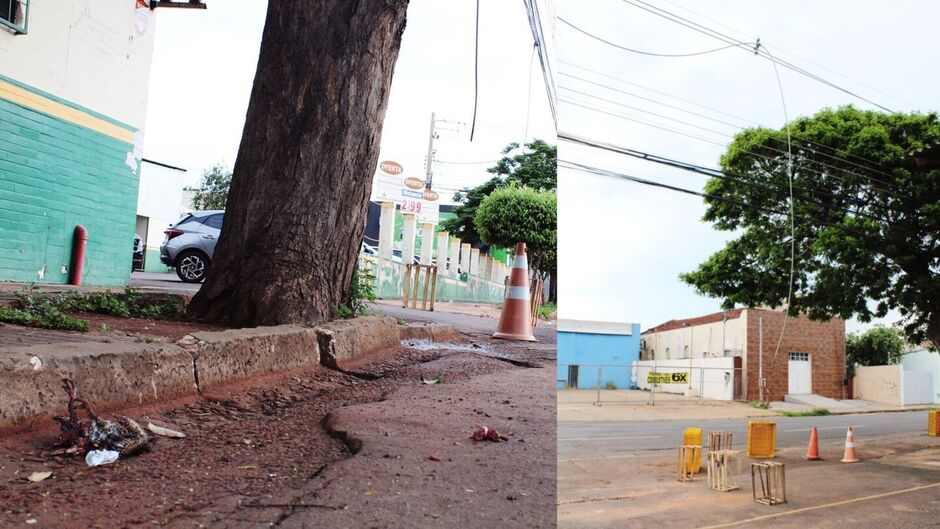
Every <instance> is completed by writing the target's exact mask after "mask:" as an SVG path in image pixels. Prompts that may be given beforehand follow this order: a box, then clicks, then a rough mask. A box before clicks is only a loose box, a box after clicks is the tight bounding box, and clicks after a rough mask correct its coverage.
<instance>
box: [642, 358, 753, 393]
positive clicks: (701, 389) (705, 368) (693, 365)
mask: <svg viewBox="0 0 940 529" xmlns="http://www.w3.org/2000/svg"><path fill="white" fill-rule="evenodd" d="M734 362H735V358H734V357H730V356H727V357H721V358H694V359H692V360H691V361H690V362H678V361H675V360H673V361H654V360H641V361H639V362H634V369H633V377H634V380H635V381H636V386H637V388H639V389H645V390H649V389H651V386H652V384H649V383H647V381H646V380H647V375H648V374H649V373H650V372H651V371H652V372H656V373H691V376H690V377H689V378H690V380H691V384H657V385H656V391H661V392H664V393H678V394H692V395H696V396H699V395H703V396H704V398H706V399H712V400H734V398H735V385H736V383H737V384H740V380H741V373H740V369H739V370H737V372H736V371H735V368H734ZM736 380H737V381H738V382H736ZM690 386H691V391H690V390H689V388H690ZM738 387H740V386H738Z"/></svg>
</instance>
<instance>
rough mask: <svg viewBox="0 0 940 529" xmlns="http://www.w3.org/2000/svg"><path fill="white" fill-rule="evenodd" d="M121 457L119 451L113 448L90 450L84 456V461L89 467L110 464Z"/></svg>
mask: <svg viewBox="0 0 940 529" xmlns="http://www.w3.org/2000/svg"><path fill="white" fill-rule="evenodd" d="M119 457H121V454H120V452H117V451H114V450H92V451H90V452H88V455H86V456H85V463H88V466H90V467H97V466H100V465H110V464H111V463H114V462H115V461H117V460H118V458H119Z"/></svg>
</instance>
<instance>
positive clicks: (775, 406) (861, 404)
mask: <svg viewBox="0 0 940 529" xmlns="http://www.w3.org/2000/svg"><path fill="white" fill-rule="evenodd" d="M839 403H840V406H829V407H826V408H825V409H827V410H829V413H830V414H832V415H849V414H854V413H877V412H886V411H913V410H923V409H935V408H937V407H938V405H936V404H910V405H907V406H896V405H892V404H883V403H881V402H872V401H869V400H858V399H851V400H844V401H839ZM816 407H817V406H812V405H809V404H800V403H796V402H781V401H774V402H771V403H770V409H771V410H773V411H779V412H796V413H799V412H802V411H810V410H812V409H814V408H816Z"/></svg>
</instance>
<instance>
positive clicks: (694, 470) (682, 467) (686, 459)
mask: <svg viewBox="0 0 940 529" xmlns="http://www.w3.org/2000/svg"><path fill="white" fill-rule="evenodd" d="M701 461H702V447H701V446H698V445H681V446H678V447H676V479H677V480H679V481H695V475H696V474H698V471H699V466H701ZM696 462H698V464H699V466H696V465H695V463H696Z"/></svg>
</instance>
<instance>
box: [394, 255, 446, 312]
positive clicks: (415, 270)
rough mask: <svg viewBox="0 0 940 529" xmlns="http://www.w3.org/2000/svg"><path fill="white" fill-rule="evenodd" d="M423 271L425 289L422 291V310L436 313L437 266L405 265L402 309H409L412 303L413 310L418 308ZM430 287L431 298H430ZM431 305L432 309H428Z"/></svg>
mask: <svg viewBox="0 0 940 529" xmlns="http://www.w3.org/2000/svg"><path fill="white" fill-rule="evenodd" d="M422 270H424V288H423V289H422V293H421V310H427V311H430V312H434V298H435V297H436V296H437V266H436V265H425V264H406V265H405V287H404V290H403V291H402V296H401V306H402V308H408V302H409V301H411V308H413V309H416V308H418V286H419V284H420V283H421V281H420V279H421V271H422ZM429 287H430V297H429V296H428V293H429V292H428V290H429ZM412 291H413V292H412ZM429 304H430V308H429V307H428V305H429Z"/></svg>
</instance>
